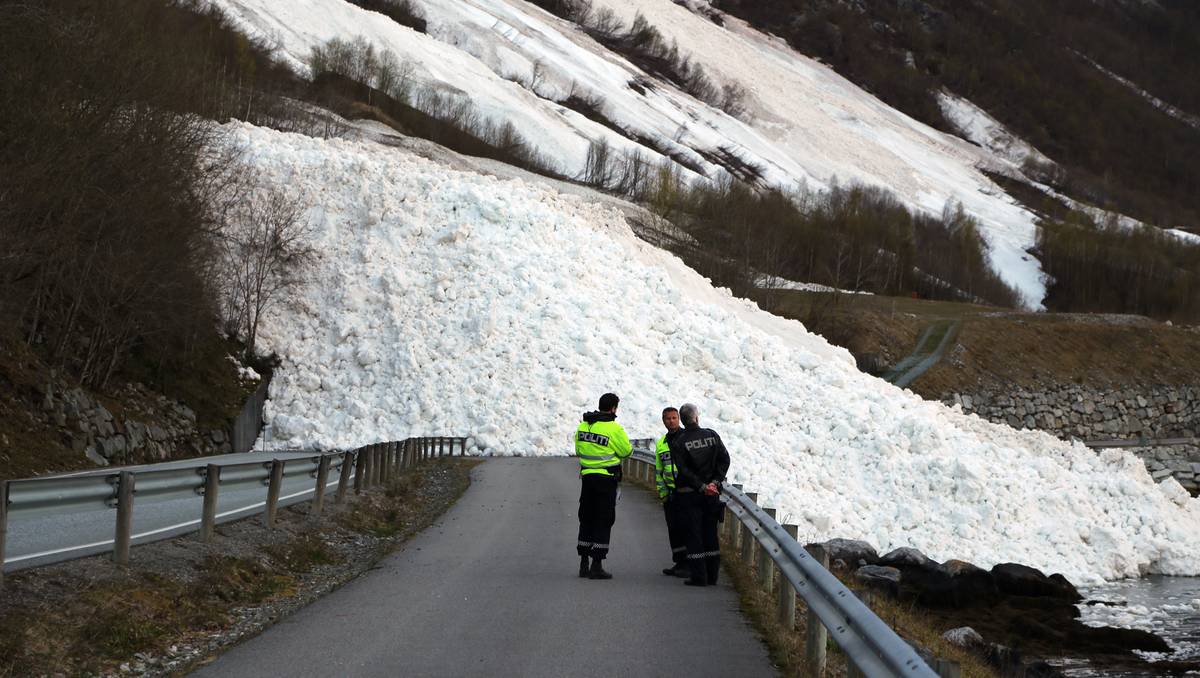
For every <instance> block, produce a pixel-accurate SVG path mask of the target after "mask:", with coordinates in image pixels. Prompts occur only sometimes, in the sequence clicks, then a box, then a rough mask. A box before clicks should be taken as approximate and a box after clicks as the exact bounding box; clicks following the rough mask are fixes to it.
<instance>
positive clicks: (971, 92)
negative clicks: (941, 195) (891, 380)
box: [712, 0, 1200, 233]
mask: <svg viewBox="0 0 1200 678" xmlns="http://www.w3.org/2000/svg"><path fill="white" fill-rule="evenodd" d="M712 5H713V6H715V7H717V8H719V9H721V10H723V11H725V12H729V13H730V14H733V15H735V16H739V17H742V18H744V19H746V20H747V21H749V22H750V23H751V24H753V25H755V26H757V27H759V28H762V29H763V30H767V31H770V32H772V33H775V34H777V35H780V36H782V37H783V38H785V39H786V40H787V41H788V43H789V44H790V45H792V46H793V47H795V48H797V49H798V50H800V51H802V52H803V53H805V54H808V55H810V56H813V57H816V58H819V59H821V60H822V61H824V62H825V63H828V64H830V65H831V66H832V67H833V68H834V69H836V70H837V72H838V73H839V74H842V75H844V76H846V77H847V78H849V79H850V80H852V81H853V82H855V83H857V84H859V85H861V86H863V87H864V88H866V89H867V90H869V91H871V92H872V93H874V94H875V95H877V96H879V97H880V98H881V99H882V100H884V101H886V102H887V103H889V104H891V105H893V106H895V107H896V108H898V109H899V110H902V111H904V112H906V113H908V114H909V115H912V116H913V117H914V118H916V119H918V120H921V121H923V122H926V123H928V124H930V125H932V126H934V127H936V128H938V129H942V130H947V131H951V132H953V133H956V134H962V135H963V136H964V137H965V138H968V139H971V140H972V141H979V139H978V138H977V137H975V138H973V135H972V134H971V130H970V129H966V128H965V126H964V125H963V120H962V117H961V110H962V108H963V106H962V104H961V103H955V102H954V101H953V100H954V99H955V98H957V97H965V98H967V99H969V101H970V103H971V104H973V105H976V106H978V107H980V108H982V109H983V110H984V111H986V112H987V114H988V115H989V116H990V117H992V118H994V119H995V120H998V121H999V122H1000V123H1002V124H1003V125H1005V126H1007V127H1008V128H1009V129H1011V130H1012V131H1013V132H1015V133H1016V134H1017V135H1019V137H1020V138H1021V139H1023V140H1024V141H1025V142H1028V143H1029V144H1031V145H1032V146H1033V147H1035V148H1036V149H1037V150H1038V151H1039V153H1037V154H1035V155H1028V154H1027V155H1026V157H1025V158H1022V159H1021V160H1022V161H1023V162H1025V164H1026V165H1027V167H1026V169H1028V170H1029V171H1030V176H1031V177H1035V178H1038V179H1039V180H1043V181H1045V182H1046V183H1049V184H1052V185H1054V186H1055V188H1057V189H1060V190H1062V191H1064V192H1066V193H1068V194H1070V195H1071V196H1072V197H1075V198H1078V199H1080V200H1082V201H1084V202H1087V203H1091V204H1094V205H1097V206H1101V207H1110V208H1112V209H1116V210H1118V211H1121V212H1124V213H1126V214H1129V215H1131V216H1134V217H1136V218H1138V219H1141V220H1143V221H1145V222H1147V223H1151V224H1155V225H1158V226H1160V227H1163V228H1183V229H1186V230H1189V231H1191V232H1192V233H1200V197H1198V196H1200V183H1197V182H1200V178H1198V175H1197V172H1196V171H1195V169H1196V157H1197V155H1198V152H1200V122H1198V120H1200V118H1197V114H1198V113H1200V96H1198V95H1197V90H1196V88H1195V87H1194V86H1192V85H1191V84H1190V83H1194V82H1195V81H1196V80H1197V79H1200V8H1198V7H1197V5H1196V4H1195V3H1193V2H1187V1H1186V0H1167V1H1164V2H1125V1H1122V0H1109V1H1102V2H1096V1H1095V0H1066V1H1063V2H1053V3H1045V2H1038V1H1037V0H983V1H982V2H969V3H964V2H958V1H957V0H919V1H917V2H903V3H897V2H890V1H888V0H869V1H867V2H860V3H843V2H835V1H829V0H766V1H753V2H746V1H743V0H714V2H712ZM956 109H957V110H956ZM1043 154H1044V155H1043Z"/></svg>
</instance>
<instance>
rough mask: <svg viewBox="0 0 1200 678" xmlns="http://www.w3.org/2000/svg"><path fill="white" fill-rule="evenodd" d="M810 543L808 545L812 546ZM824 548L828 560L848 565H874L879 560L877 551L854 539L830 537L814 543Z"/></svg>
mask: <svg viewBox="0 0 1200 678" xmlns="http://www.w3.org/2000/svg"><path fill="white" fill-rule="evenodd" d="M812 545H813V544H810V545H809V546H812ZM815 545H816V546H820V547H822V548H824V549H825V552H826V553H828V554H829V561H830V562H833V561H835V560H842V561H844V562H846V563H847V564H849V565H850V567H858V566H859V565H874V564H876V563H878V562H879V552H878V551H876V550H875V547H874V546H871V545H870V544H868V543H867V542H865V541H858V540H855V539H830V540H829V541H826V542H821V543H817V544H815Z"/></svg>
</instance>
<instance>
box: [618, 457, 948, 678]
mask: <svg viewBox="0 0 1200 678" xmlns="http://www.w3.org/2000/svg"><path fill="white" fill-rule="evenodd" d="M637 442H642V441H637ZM652 448H653V441H651V449H652ZM631 466H632V467H633V468H630V467H631ZM625 470H626V477H627V478H632V479H634V480H640V481H643V482H649V483H653V481H654V456H653V454H652V453H648V452H647V451H646V449H645V447H644V446H642V447H639V446H638V445H635V446H634V453H633V454H632V455H631V456H630V458H629V460H628V461H627V462H626V469H625ZM721 494H722V501H723V502H724V503H725V510H726V517H727V518H728V516H729V515H732V516H734V517H736V518H737V521H733V520H728V519H727V520H726V521H725V529H726V538H727V540H728V543H729V544H733V545H735V546H736V547H737V550H738V551H739V553H740V555H741V557H742V558H743V559H744V560H746V561H753V560H757V561H758V577H759V582H760V584H761V585H762V586H763V588H764V589H765V590H766V591H768V592H770V590H771V587H772V579H773V573H772V569H771V566H770V564H771V563H774V569H776V570H777V571H778V572H779V573H780V575H781V579H780V586H779V608H778V611H779V616H780V619H781V620H788V619H790V620H791V621H790V622H788V623H789V625H791V626H794V620H795V603H796V599H795V597H796V595H797V594H798V595H799V596H800V597H801V598H803V599H804V602H805V603H807V604H808V609H809V623H808V634H809V638H808V643H807V645H808V650H809V652H808V654H809V661H810V663H819V664H820V665H821V666H822V667H823V665H824V662H825V654H824V652H825V650H824V648H825V641H824V634H823V633H819V631H827V632H828V634H829V635H831V636H832V637H833V639H834V640H835V641H836V642H837V644H838V647H840V648H841V649H842V651H843V652H844V653H845V654H846V658H847V660H848V665H849V668H850V671H849V675H850V676H852V677H853V676H855V675H860V676H867V677H868V678H898V677H901V676H903V677H906V678H937V676H939V673H940V674H941V675H943V676H946V675H957V671H958V666H957V664H953V663H952V662H937V663H938V664H939V666H938V668H939V670H940V671H939V673H935V672H934V670H933V669H931V668H930V667H929V665H928V664H926V663H925V661H924V660H922V659H921V657H920V656H919V655H918V654H917V652H916V650H914V649H913V648H912V646H911V645H909V644H908V643H907V642H905V640H904V639H903V638H901V637H900V636H898V635H897V634H896V632H895V631H893V630H892V629H891V628H890V627H889V626H888V625H887V624H886V623H884V622H883V620H882V619H880V618H879V617H878V616H877V615H876V614H875V613H874V612H872V611H871V609H870V608H869V607H867V606H866V605H865V604H863V602H862V601H861V600H859V599H858V597H856V596H855V595H854V593H852V592H851V591H850V589H848V588H846V586H845V585H844V584H842V583H841V581H839V580H838V578H837V577H835V576H833V574H832V573H830V572H829V570H827V569H826V567H825V565H823V564H822V563H821V562H818V559H817V558H815V557H814V556H813V554H810V553H809V552H808V551H807V550H805V548H804V547H802V546H801V545H800V543H799V542H798V541H797V540H796V534H797V533H796V528H795V526H791V525H789V526H787V527H785V526H783V525H780V524H779V523H777V522H776V521H775V518H774V513H775V511H774V509H764V508H761V507H759V506H758V504H757V503H756V500H757V495H755V494H752V493H746V492H743V491H742V489H741V487H739V486H736V485H731V484H729V483H723V484H722V486H721ZM755 542H757V545H758V549H757V553H755V550H756V549H754V548H753V546H754V544H755ZM826 558H827V557H826ZM784 581H786V582H787V584H788V585H786V586H785V585H784ZM817 627H822V628H820V629H818V628H817ZM941 669H945V670H941Z"/></svg>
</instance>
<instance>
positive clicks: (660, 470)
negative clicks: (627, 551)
mask: <svg viewBox="0 0 1200 678" xmlns="http://www.w3.org/2000/svg"><path fill="white" fill-rule="evenodd" d="M662 422H663V426H665V427H667V432H666V434H664V435H663V437H661V438H659V439H658V441H657V442H656V443H655V444H654V485H655V487H656V488H657V489H658V498H659V500H660V501H662V505H663V514H664V515H665V516H666V518H667V539H668V540H669V541H670V543H671V561H672V564H671V567H664V568H663V571H662V572H663V574H667V575H674V576H676V577H686V576H688V567H687V541H686V540H685V539H684V533H683V526H682V525H681V524H680V520H679V516H678V513H679V511H678V510H676V509H677V506H676V502H675V501H673V498H674V494H675V463H674V462H673V461H672V460H671V448H670V441H671V439H672V438H674V437H675V434H676V433H678V432H680V431H682V430H683V428H682V427H681V426H680V425H679V410H677V409H675V408H674V407H668V408H665V409H664V410H663V411H662Z"/></svg>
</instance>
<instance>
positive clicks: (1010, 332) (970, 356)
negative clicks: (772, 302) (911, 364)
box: [776, 291, 1200, 399]
mask: <svg viewBox="0 0 1200 678" xmlns="http://www.w3.org/2000/svg"><path fill="white" fill-rule="evenodd" d="M835 297H836V298H835ZM776 313H779V314H780V315H783V316H785V317H789V318H795V319H797V320H800V321H802V322H805V323H806V325H808V326H809V328H810V329H811V330H813V331H815V332H817V333H818V334H822V335H823V336H825V337H826V339H829V340H830V341H831V342H832V343H835V344H837V345H839V346H843V347H845V348H847V349H849V350H850V351H852V352H854V353H856V354H862V353H873V354H877V355H882V356H884V357H885V359H886V360H887V361H888V362H889V363H890V364H894V363H895V362H896V361H898V360H899V359H901V358H903V357H904V356H905V355H908V353H910V352H911V351H912V349H913V348H914V347H915V344H916V341H917V337H918V336H919V335H920V333H921V331H922V330H923V329H924V328H925V327H927V326H929V325H930V324H932V323H934V322H936V321H938V320H943V319H946V318H952V319H958V320H961V321H962V326H961V329H960V331H959V334H958V336H957V338H956V342H955V343H956V346H955V347H952V348H951V350H950V351H949V353H948V354H947V358H946V359H944V360H942V361H941V362H940V363H938V364H937V365H935V366H934V367H933V368H932V369H930V370H929V371H928V372H927V373H925V374H924V375H922V376H921V377H920V378H919V379H917V380H916V382H915V383H914V384H913V385H912V386H911V388H912V389H913V391H915V392H917V393H919V394H921V395H923V396H925V397H927V398H935V399H940V398H942V397H944V396H946V395H948V394H951V393H955V392H966V393H973V392H976V391H980V390H991V391H1004V390H1011V389H1013V388H1022V387H1023V388H1039V387H1054V386H1058V385H1062V384H1080V385H1083V386H1087V387H1089V388H1096V389H1105V388H1112V387H1119V388H1137V387H1145V386H1151V385H1190V384H1196V383H1197V382H1200V361H1197V360H1196V359H1195V356H1197V355H1200V332H1196V331H1194V329H1188V328H1184V327H1172V326H1169V325H1165V324H1163V323H1159V322H1155V321H1153V320H1150V319H1147V318H1141V317H1138V316H1111V315H1095V314H1065V313H1021V312H1013V311H1006V310H1001V309H997V308H993V307H988V306H976V305H972V304H961V303H954V302H944V301H930V300H926V299H908V298H902V297H884V296H862V295H846V294H841V295H832V294H826V293H820V292H798V291H787V292H784V293H782V296H781V297H780V298H779V302H778V305H777V307H776Z"/></svg>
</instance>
